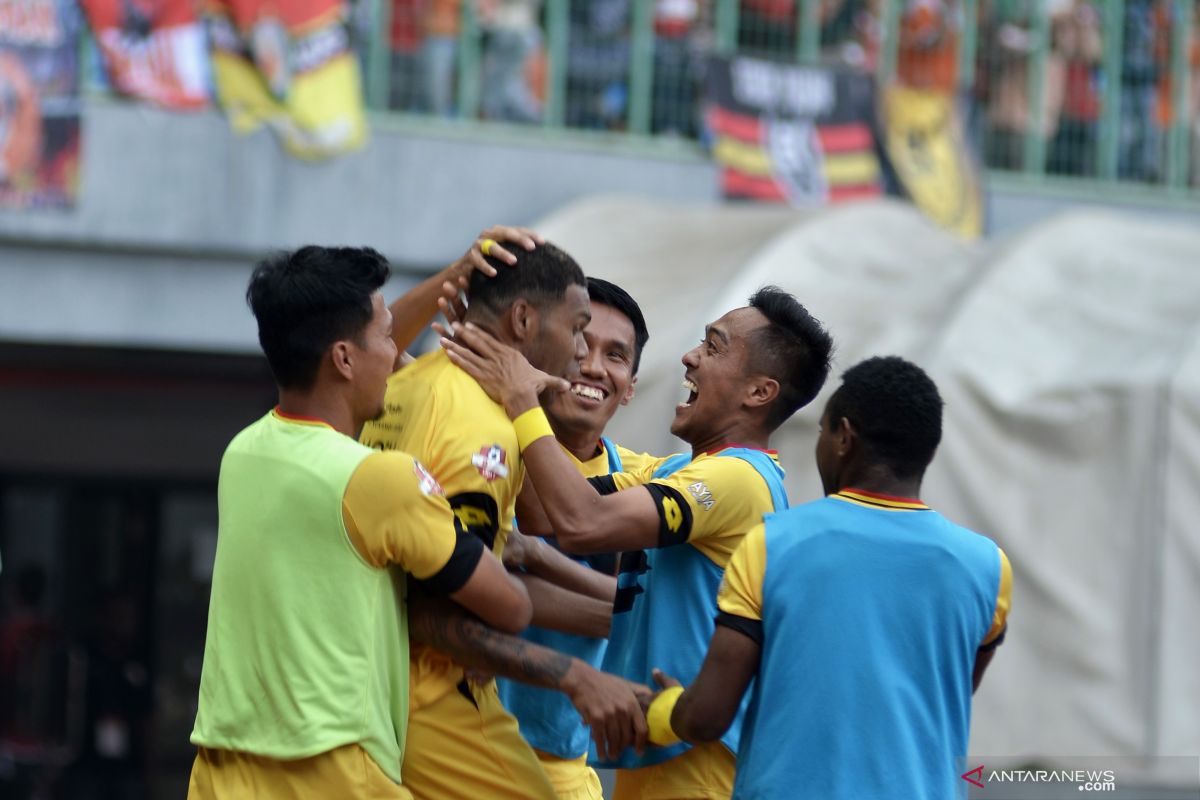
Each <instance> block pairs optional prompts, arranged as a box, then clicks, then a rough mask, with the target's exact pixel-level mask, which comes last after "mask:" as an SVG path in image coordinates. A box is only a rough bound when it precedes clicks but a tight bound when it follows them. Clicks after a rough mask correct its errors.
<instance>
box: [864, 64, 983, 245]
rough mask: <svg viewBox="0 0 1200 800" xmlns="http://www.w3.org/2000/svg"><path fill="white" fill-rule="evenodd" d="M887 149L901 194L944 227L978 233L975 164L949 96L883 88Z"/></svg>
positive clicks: (980, 227) (980, 223)
mask: <svg viewBox="0 0 1200 800" xmlns="http://www.w3.org/2000/svg"><path fill="white" fill-rule="evenodd" d="M884 126H885V130H886V136H885V141H886V143H887V153H888V156H889V158H890V161H891V165H892V168H893V169H894V170H895V172H896V177H897V178H898V180H899V182H900V185H901V186H902V187H903V190H904V193H905V194H907V195H908V197H909V198H911V199H912V201H913V202H914V203H915V204H916V205H917V207H918V208H920V209H921V210H922V211H924V212H925V213H926V214H927V215H928V216H929V217H930V218H931V219H933V220H934V221H935V222H937V223H938V224H939V225H941V226H942V227H943V228H946V229H948V230H952V231H955V232H956V233H958V234H959V235H961V236H964V237H966V238H969V239H974V238H977V237H979V236H981V235H982V234H983V221H984V211H983V191H982V189H981V182H980V178H979V164H978V161H977V160H976V159H975V158H974V156H973V154H972V152H971V148H970V147H969V146H968V141H967V137H966V135H965V132H964V128H963V124H962V118H961V116H960V115H959V113H958V109H957V106H956V104H955V102H954V96H953V95H951V94H949V93H946V92H942V91H931V90H928V89H910V88H907V87H903V86H892V87H889V88H888V89H887V90H886V91H885V92H884Z"/></svg>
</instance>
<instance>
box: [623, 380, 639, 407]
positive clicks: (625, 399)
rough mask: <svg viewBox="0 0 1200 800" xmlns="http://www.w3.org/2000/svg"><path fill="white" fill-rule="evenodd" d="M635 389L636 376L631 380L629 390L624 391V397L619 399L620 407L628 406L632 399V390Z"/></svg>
mask: <svg viewBox="0 0 1200 800" xmlns="http://www.w3.org/2000/svg"><path fill="white" fill-rule="evenodd" d="M636 388H637V376H636V375H634V376H633V380H631V381H630V382H629V388H628V389H626V390H625V396H624V397H622V398H621V405H623V406H627V405H629V401H630V400H632V399H633V395H634V389H636Z"/></svg>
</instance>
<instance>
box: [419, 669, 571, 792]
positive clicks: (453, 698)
mask: <svg viewBox="0 0 1200 800" xmlns="http://www.w3.org/2000/svg"><path fill="white" fill-rule="evenodd" d="M469 693H470V695H471V698H470V699H468V698H467V697H466V696H465V695H464V694H463V693H462V692H460V691H457V690H455V691H452V692H446V693H444V694H442V695H441V696H440V697H436V698H432V699H429V700H428V702H423V703H420V704H418V702H417V697H416V696H412V697H413V702H412V703H411V705H410V707H409V713H408V739H407V740H406V741H405V744H404V765H403V766H402V768H401V777H402V780H403V782H404V787H405V788H406V789H408V790H409V791H411V792H412V794H413V797H414V798H416V800H482V798H487V800H556V795H555V794H554V788H553V787H552V786H551V785H550V781H549V779H547V777H546V773H545V772H544V771H543V770H542V767H541V765H540V764H539V763H538V760H537V756H536V755H535V754H534V752H533V748H532V747H530V746H529V745H528V744H527V743H526V742H525V740H524V739H522V738H521V732H520V730H519V729H518V728H517V721H516V719H514V718H513V716H512V715H511V714H509V713H508V711H506V710H505V708H504V706H503V705H502V704H501V703H500V697H499V695H498V694H497V693H496V682H495V681H489V682H488V683H486V684H483V685H474V684H472V685H471V686H470V689H469Z"/></svg>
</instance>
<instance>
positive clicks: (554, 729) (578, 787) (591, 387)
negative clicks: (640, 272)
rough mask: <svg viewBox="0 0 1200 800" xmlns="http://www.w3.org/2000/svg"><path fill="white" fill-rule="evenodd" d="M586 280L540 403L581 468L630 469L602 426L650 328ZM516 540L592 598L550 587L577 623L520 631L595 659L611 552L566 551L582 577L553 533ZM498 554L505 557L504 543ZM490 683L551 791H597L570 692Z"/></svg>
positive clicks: (605, 619) (626, 455)
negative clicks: (582, 354) (570, 379)
mask: <svg viewBox="0 0 1200 800" xmlns="http://www.w3.org/2000/svg"><path fill="white" fill-rule="evenodd" d="M587 286H588V297H589V299H590V300H591V308H592V319H591V321H590V322H589V323H588V325H587V327H586V328H584V330H583V337H584V340H585V341H586V342H587V348H588V351H587V357H586V358H584V360H583V362H582V363H581V364H580V368H579V377H578V378H577V379H576V380H575V382H574V383H572V384H571V388H570V390H569V391H567V392H562V393H559V394H557V395H555V397H554V399H553V400H552V401H551V402H550V403H548V404H547V406H546V416H547V417H549V419H550V426H551V427H552V428H553V429H554V436H555V438H556V439H557V440H558V443H559V444H560V445H561V446H562V448H563V451H564V452H565V453H566V454H567V455H568V457H569V459H570V461H571V463H572V465H573V466H574V467H575V469H577V470H578V471H579V473H580V474H581V475H583V476H585V477H592V476H599V475H609V474H611V473H614V472H622V471H637V470H639V469H642V468H643V467H644V466H645V464H646V463H647V460H648V459H649V458H650V457H649V456H647V455H645V454H642V453H635V452H633V451H631V450H629V449H627V448H624V447H621V446H620V445H618V444H616V443H614V442H613V441H612V440H611V439H609V438H607V437H606V436H605V435H604V429H605V427H606V426H607V425H608V422H609V420H611V419H612V417H613V415H614V414H616V413H617V410H618V409H619V408H620V407H621V406H623V405H625V404H627V403H628V402H629V401H630V400H631V399H633V393H634V385H635V384H636V383H637V370H638V365H639V363H640V361H641V356H642V349H643V348H644V347H645V345H646V342H647V340H648V339H649V338H650V334H649V332H648V331H647V329H646V321H645V318H644V317H643V316H642V311H641V308H639V306H638V304H637V302H636V301H635V300H634V299H633V298H632V297H630V296H629V294H628V293H627V292H626V291H625V290H624V289H622V288H621V287H619V286H617V285H615V284H613V283H610V282H608V281H605V280H601V279H600V278H591V277H589V278H588V279H587ZM519 541H523V542H526V543H525V546H524V550H525V551H526V552H525V554H524V555H523V556H522V558H521V559H520V563H521V566H522V567H523V568H524V569H525V571H526V572H527V573H529V574H531V575H536V576H540V577H543V578H545V579H547V580H548V581H550V582H552V583H555V584H559V585H564V586H566V587H567V588H570V589H573V590H575V591H578V592H580V593H582V594H584V595H586V596H588V597H591V598H594V601H593V602H591V603H586V604H581V603H580V602H579V601H576V602H574V603H567V602H563V600H562V598H561V597H556V598H555V602H553V603H548V604H547V605H552V606H556V607H558V608H560V609H562V616H563V617H564V618H565V619H564V620H563V621H564V622H567V621H574V622H575V623H576V625H578V626H579V627H578V629H577V630H578V632H577V633H569V632H562V631H561V630H551V629H549V628H543V627H536V626H531V627H530V628H528V629H526V631H525V632H524V633H522V634H521V635H522V638H524V639H526V640H528V641H530V642H536V643H538V644H542V645H545V646H546V647H550V648H553V649H554V650H558V651H560V652H563V653H568V654H570V655H572V656H575V657H577V658H580V659H582V660H584V661H586V662H587V663H589V664H591V665H592V666H594V667H596V668H599V667H600V666H601V660H602V658H603V655H604V649H605V646H606V644H607V638H606V637H607V635H608V629H609V625H610V622H611V619H612V603H613V596H614V594H615V591H616V578H615V577H614V576H615V574H616V555H615V554H601V555H595V556H579V557H576V558H575V561H576V563H580V564H583V565H586V566H587V567H588V568H589V572H590V573H592V575H591V576H592V577H593V578H594V580H592V581H590V582H585V581H584V580H581V576H579V575H577V574H564V572H565V570H564V568H563V565H562V563H561V562H562V561H564V560H565V559H566V558H567V556H564V555H563V554H561V553H560V552H558V551H557V550H556V549H555V548H554V547H553V546H552V543H553V541H554V540H553V538H550V539H548V540H542V539H539V538H536V537H520V539H519ZM547 542H549V543H547ZM510 545H511V540H510ZM505 561H506V562H508V561H509V558H508V552H507V551H506V553H505ZM535 580H536V578H535ZM527 586H528V588H529V591H530V594H531V596H534V597H535V602H538V601H540V598H538V597H537V592H538V586H539V584H538V583H531V584H528V585H527ZM538 605H539V607H540V605H541V603H540V602H538ZM581 605H582V607H581ZM593 625H594V627H592V626H593ZM560 627H565V626H560ZM589 628H591V629H589ZM499 686H500V698H501V700H502V701H503V702H504V705H505V707H506V708H507V709H508V710H509V711H510V712H512V714H513V715H514V716H515V717H516V718H517V721H518V722H519V723H520V728H521V735H522V736H523V737H525V741H527V742H529V744H530V745H532V746H533V748H534V749H535V751H536V752H537V756H538V760H540V761H541V763H542V768H543V769H544V770H545V771H546V776H547V777H548V778H549V779H550V783H551V784H553V786H554V790H555V791H556V792H557V793H558V798H559V800H602V798H603V794H602V790H601V786H600V779H599V777H597V775H596V771H595V770H594V769H592V768H591V767H590V766H588V764H587V754H588V740H589V736H590V734H589V731H588V728H587V726H586V725H584V723H583V720H582V719H581V718H580V716H579V713H578V712H577V711H576V710H575V709H574V707H573V706H572V705H571V702H570V700H568V699H567V697H566V696H564V695H563V694H562V693H561V692H554V691H549V690H546V689H541V688H537V687H533V686H529V685H528V684H525V683H521V682H519V681H510V680H502V681H499Z"/></svg>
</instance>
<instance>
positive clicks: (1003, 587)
mask: <svg viewBox="0 0 1200 800" xmlns="http://www.w3.org/2000/svg"><path fill="white" fill-rule="evenodd" d="M996 550H997V552H999V553H1000V588H999V590H998V591H997V592H996V613H995V614H993V615H992V627H991V630H989V631H988V633H987V636H985V637H984V639H983V643H984V644H991V643H992V642H994V641H995V640H996V638H997V637H999V636H1000V634H1001V633H1003V631H1004V626H1005V625H1007V624H1008V609H1009V606H1011V605H1012V565H1011V564H1009V563H1008V556H1006V555H1005V554H1004V551H1003V550H1000V548H996Z"/></svg>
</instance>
